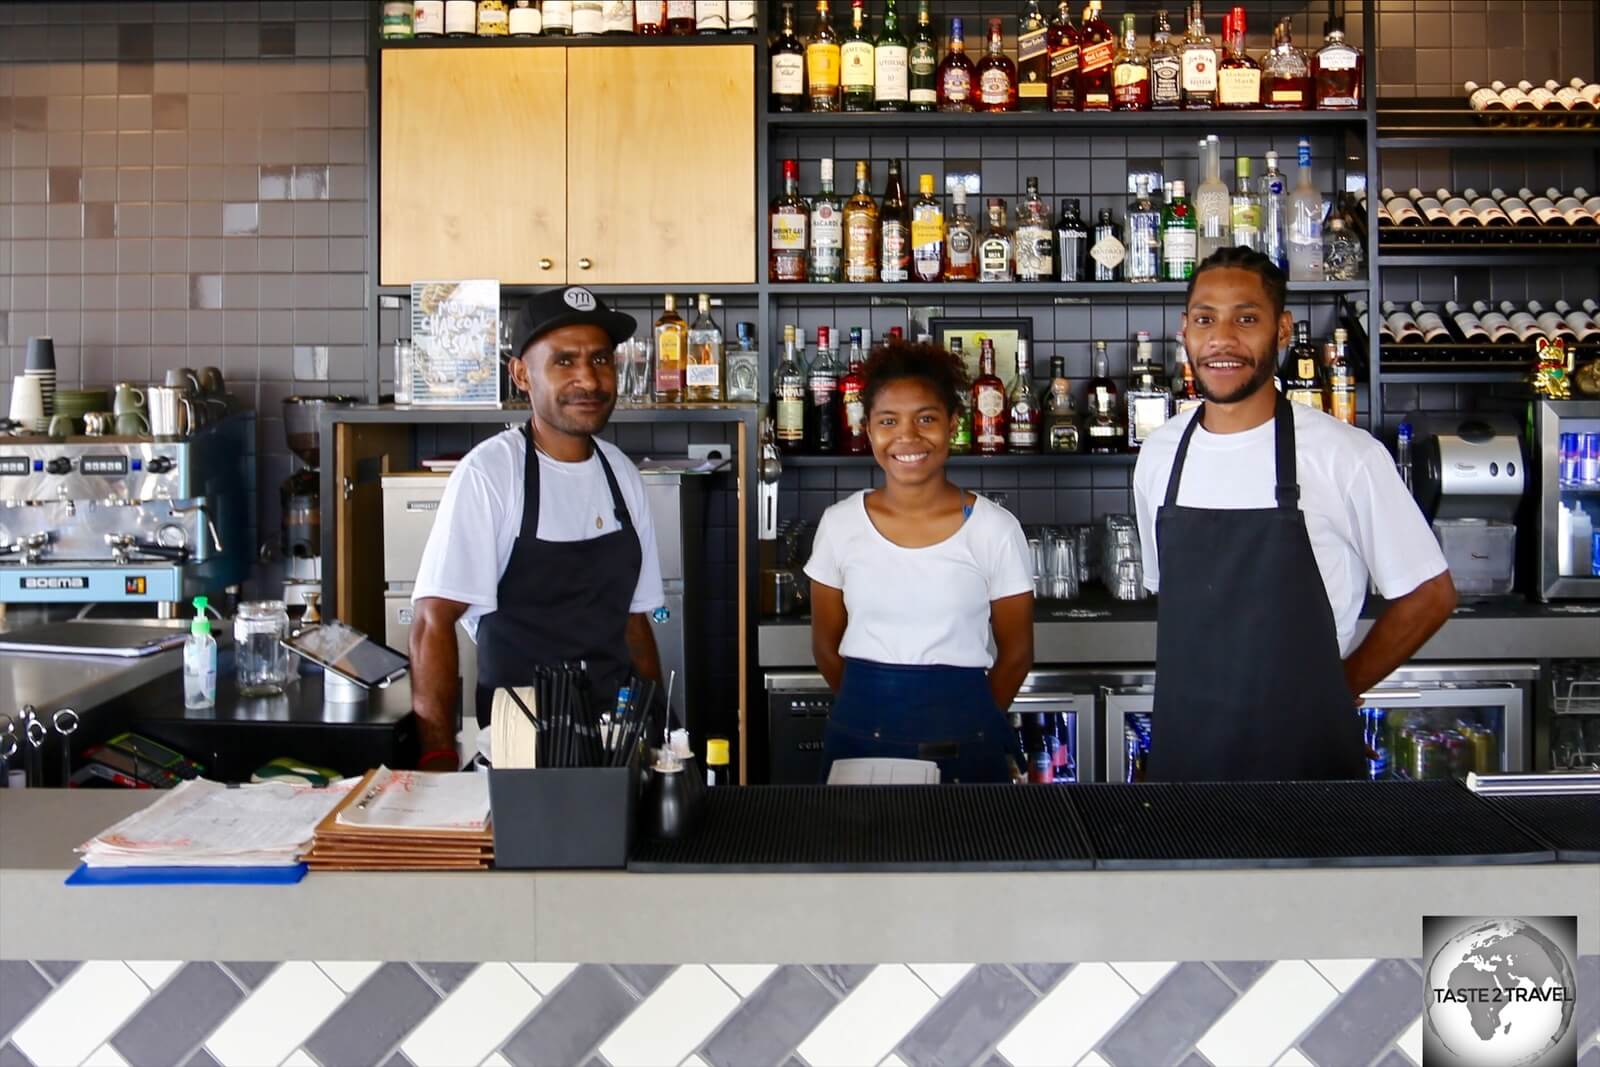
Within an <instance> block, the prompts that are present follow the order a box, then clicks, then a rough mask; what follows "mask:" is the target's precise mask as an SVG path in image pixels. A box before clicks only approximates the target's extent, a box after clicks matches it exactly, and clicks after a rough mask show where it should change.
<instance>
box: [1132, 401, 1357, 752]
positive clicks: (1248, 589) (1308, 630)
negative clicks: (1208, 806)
mask: <svg viewBox="0 0 1600 1067" xmlns="http://www.w3.org/2000/svg"><path fill="white" fill-rule="evenodd" d="M1204 410H1205V409H1204V408H1203V407H1202V408H1201V410H1200V411H1199V412H1196V413H1195V417H1194V418H1193V419H1192V420H1191V421H1190V423H1189V425H1188V427H1187V428H1186V429H1185V430H1184V433H1183V439H1182V440H1181V441H1180V442H1179V444H1178V454H1177V456H1176V457H1175V458H1174V459H1173V461H1172V474H1171V476H1170V477H1169V478H1168V480H1167V495H1166V501H1165V503H1164V504H1163V505H1162V507H1161V510H1160V511H1159V512H1157V514H1156V546H1157V552H1158V553H1159V555H1158V559H1159V560H1160V564H1161V594H1160V600H1159V603H1158V607H1157V622H1156V692H1155V711H1154V714H1153V716H1152V717H1151V724H1150V730H1151V738H1150V758H1149V766H1148V773H1147V775H1146V778H1147V780H1149V781H1153V782H1194V781H1214V782H1215V781H1250V780H1268V779H1272V780H1299V779H1339V778H1365V777H1366V776H1367V757H1366V747H1365V744H1364V742H1363V740H1362V720H1361V716H1360V715H1358V714H1357V713H1356V710H1355V707H1356V706H1355V701H1354V698H1353V697H1352V696H1351V694H1350V689H1349V683H1348V682H1346V680H1345V676H1344V664H1343V661H1342V660H1341V659H1340V656H1339V637H1338V629H1337V627H1335V625H1334V621H1333V609H1332V607H1331V606H1330V605H1329V603H1328V593H1327V589H1326V588H1325V587H1324V585H1323V584H1322V572H1321V570H1319V569H1318V567H1317V558H1316V555H1315V553H1314V552H1313V551H1312V549H1311V538H1310V535H1309V534H1308V533H1307V532H1306V521H1305V513H1304V512H1302V511H1301V510H1300V485H1299V477H1298V472H1297V466H1296V460H1295V444H1294V442H1295V433H1294V412H1293V409H1292V408H1291V407H1290V404H1289V401H1288V400H1286V399H1284V397H1282V396H1279V397H1278V403H1277V409H1276V412H1275V414H1274V419H1273V436H1274V443H1275V453H1276V462H1277V476H1276V477H1277V506H1276V507H1272V508H1242V509H1226V508H1186V507H1180V506H1179V505H1178V485H1179V482H1180V479H1181V478H1182V475H1183V464H1184V460H1185V459H1186V458H1187V457H1188V454H1189V440H1190V438H1192V437H1193V436H1194V432H1195V428H1196V427H1197V426H1199V425H1200V419H1201V415H1202V414H1203V412H1204Z"/></svg>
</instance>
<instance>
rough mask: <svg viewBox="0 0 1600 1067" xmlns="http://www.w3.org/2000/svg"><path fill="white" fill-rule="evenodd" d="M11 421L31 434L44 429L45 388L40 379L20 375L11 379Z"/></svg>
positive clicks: (29, 375) (28, 375)
mask: <svg viewBox="0 0 1600 1067" xmlns="http://www.w3.org/2000/svg"><path fill="white" fill-rule="evenodd" d="M11 420H12V421H13V422H16V423H20V424H21V426H22V428H23V429H24V430H27V431H29V432H30V433H38V432H39V431H40V430H41V429H43V428H44V424H45V423H44V387H43V386H42V385H41V384H40V382H39V379H38V377H36V376H34V375H31V374H19V375H17V376H16V377H15V378H13V379H11Z"/></svg>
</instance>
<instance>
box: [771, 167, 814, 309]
mask: <svg viewBox="0 0 1600 1067" xmlns="http://www.w3.org/2000/svg"><path fill="white" fill-rule="evenodd" d="M809 214H810V211H809V208H808V206H807V204H806V200H805V197H803V196H801V195H800V165H799V164H798V163H796V162H795V161H794V160H792V159H786V160H784V161H783V192H781V193H779V194H778V195H777V196H775V197H773V200H772V211H771V213H770V216H769V218H770V222H771V230H770V236H769V240H768V244H769V245H770V249H769V251H768V253H767V280H768V281H771V282H803V281H805V280H806V224H807V221H808V219H807V216H808V215H809Z"/></svg>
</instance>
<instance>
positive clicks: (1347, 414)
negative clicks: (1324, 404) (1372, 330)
mask: <svg viewBox="0 0 1600 1067" xmlns="http://www.w3.org/2000/svg"><path fill="white" fill-rule="evenodd" d="M1349 339H1350V335H1349V334H1348V333H1346V332H1345V329H1344V327H1342V326H1341V327H1339V328H1338V329H1336V330H1334V331H1333V360H1332V361H1331V362H1330V363H1329V364H1328V414H1329V415H1332V416H1333V417H1334V418H1336V419H1338V420H1340V421H1341V422H1345V423H1348V424H1349V425H1351V426H1354V425H1356V374H1355V368H1354V367H1353V366H1351V363H1350V357H1349V355H1348V354H1347V353H1346V351H1345V349H1346V346H1347V342H1348V341H1349Z"/></svg>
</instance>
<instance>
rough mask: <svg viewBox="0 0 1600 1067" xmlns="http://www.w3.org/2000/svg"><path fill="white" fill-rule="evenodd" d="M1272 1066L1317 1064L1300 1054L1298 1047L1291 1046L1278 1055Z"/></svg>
mask: <svg viewBox="0 0 1600 1067" xmlns="http://www.w3.org/2000/svg"><path fill="white" fill-rule="evenodd" d="M1272 1067H1317V1065H1316V1064H1314V1063H1312V1062H1311V1061H1310V1060H1308V1059H1306V1058H1305V1057H1304V1056H1303V1055H1301V1054H1300V1050H1299V1049H1297V1048H1292V1049H1290V1050H1289V1051H1288V1052H1285V1053H1284V1054H1283V1055H1282V1056H1279V1057H1278V1060H1277V1062H1276V1063H1274V1064H1273V1065H1272Z"/></svg>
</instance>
